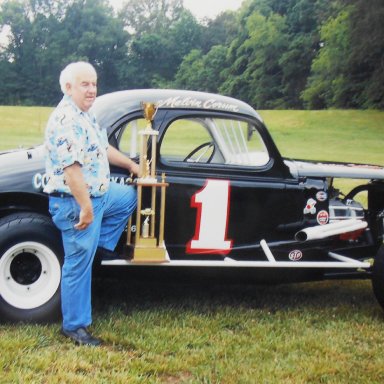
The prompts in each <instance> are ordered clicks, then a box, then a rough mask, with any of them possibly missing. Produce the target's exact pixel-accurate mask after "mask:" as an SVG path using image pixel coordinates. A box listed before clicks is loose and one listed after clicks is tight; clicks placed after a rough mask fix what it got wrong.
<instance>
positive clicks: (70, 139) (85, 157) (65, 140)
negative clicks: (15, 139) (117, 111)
mask: <svg viewBox="0 0 384 384" xmlns="http://www.w3.org/2000/svg"><path fill="white" fill-rule="evenodd" d="M107 148H108V138H107V134H106V131H105V130H103V129H101V128H100V126H99V125H98V124H97V122H96V118H95V117H94V116H93V115H92V114H91V113H90V112H83V111H81V110H80V108H78V107H77V106H76V104H75V103H74V102H73V101H72V99H71V98H70V97H69V96H64V97H63V99H62V100H61V102H60V103H59V105H58V106H57V107H56V109H55V110H54V111H53V113H52V115H51V116H50V118H49V120H48V124H47V128H46V131H45V154H46V156H45V166H46V173H47V176H48V182H47V184H46V186H45V188H44V192H46V193H53V192H64V193H71V191H70V189H69V187H68V186H67V185H66V183H65V177H64V169H65V168H66V167H68V166H70V165H72V164H74V163H76V162H77V163H79V164H80V165H81V170H82V173H83V177H84V180H85V183H86V185H87V188H88V191H89V194H90V196H93V197H98V196H102V195H103V194H104V193H105V192H106V191H107V189H108V187H109V180H110V170H109V163H108V158H107Z"/></svg>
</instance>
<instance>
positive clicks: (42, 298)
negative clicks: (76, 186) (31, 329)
mask: <svg viewBox="0 0 384 384" xmlns="http://www.w3.org/2000/svg"><path fill="white" fill-rule="evenodd" d="M62 260H63V250H62V242H61V236H60V233H59V231H58V230H57V229H56V227H55V226H54V224H53V223H52V221H51V220H50V219H49V218H48V217H46V216H44V215H41V214H37V213H18V214H12V215H9V216H6V217H4V218H2V219H1V220H0V319H6V320H10V321H28V322H46V321H52V320H55V319H57V318H58V315H59V313H60V311H59V310H60V280H61V264H62Z"/></svg>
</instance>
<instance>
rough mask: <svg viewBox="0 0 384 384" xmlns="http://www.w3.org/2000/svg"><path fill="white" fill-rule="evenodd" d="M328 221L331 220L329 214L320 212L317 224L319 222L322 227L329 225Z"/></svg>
mask: <svg viewBox="0 0 384 384" xmlns="http://www.w3.org/2000/svg"><path fill="white" fill-rule="evenodd" d="M328 220H329V214H328V212H327V211H320V212H319V213H318V214H317V222H318V223H319V224H320V225H324V224H327V223H328Z"/></svg>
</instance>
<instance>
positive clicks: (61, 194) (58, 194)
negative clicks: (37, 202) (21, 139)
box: [49, 192, 101, 199]
mask: <svg viewBox="0 0 384 384" xmlns="http://www.w3.org/2000/svg"><path fill="white" fill-rule="evenodd" d="M49 196H52V197H61V198H62V199H63V198H66V197H74V196H73V195H71V194H70V193H66V192H52V193H49ZM89 197H90V198H92V199H95V198H97V197H101V196H92V195H90V196H89Z"/></svg>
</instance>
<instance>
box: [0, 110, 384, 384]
mask: <svg viewBox="0 0 384 384" xmlns="http://www.w3.org/2000/svg"><path fill="white" fill-rule="evenodd" d="M50 111H51V109H50V108H30V107H28V108H24V107H17V108H16V107H0V116H1V119H0V133H1V138H2V141H1V144H0V149H5V148H12V147H17V146H19V145H24V146H30V145H33V144H35V143H39V142H41V141H42V138H43V131H44V126H45V123H46V119H47V117H48V115H49V112H50ZM261 115H262V116H263V118H264V119H265V122H266V124H267V126H268V127H269V128H270V130H271V133H272V136H273V138H274V139H275V141H276V143H277V146H278V147H279V148H280V150H281V152H282V154H283V155H284V156H287V157H297V158H306V159H323V160H331V161H336V160H337V161H349V162H352V161H353V162H371V163H378V164H384V154H383V149H382V147H383V143H384V113H383V112H376V111H336V110H335V111H318V112H317V111H261ZM93 304H94V324H93V327H92V330H93V331H94V333H95V334H96V335H98V336H100V337H101V338H103V339H104V340H105V345H104V346H103V347H100V348H87V347H75V346H73V345H72V344H71V343H70V342H68V341H67V340H66V339H64V338H63V337H62V336H60V335H59V329H60V324H59V323H55V324H50V325H22V324H17V325H12V324H0V350H1V353H0V383H28V384H29V383H39V384H40V383H47V384H48V383H49V384H51V383H60V384H61V383H71V384H73V383H74V384H76V383H93V384H96V383H108V384H109V383H172V384H173V383H204V384H208V383H217V384H219V383H220V384H221V383H223V384H238V383H244V384H248V383H271V384H274V383H277V384H280V383H284V384H290V383H292V384H301V383H303V384H304V383H306V384H307V383H313V384H318V383H335V384H336V383H337V384H339V383H346V384H347V383H348V384H350V383H359V384H365V383H366V384H371V383H383V382H384V354H383V347H384V312H383V311H382V309H381V308H380V307H379V305H378V304H377V302H376V300H375V298H374V296H373V293H372V290H371V286H370V282H369V281H330V282H317V283H306V284H293V285H282V286H256V285H255V286H253V285H228V284H222V285H221V284H201V283H195V284H182V283H181V284H178V283H172V281H167V282H158V283H155V282H152V281H140V282H130V281H126V280H124V279H122V280H117V279H107V280H102V281H101V280H96V281H95V283H94V299H93Z"/></svg>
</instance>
